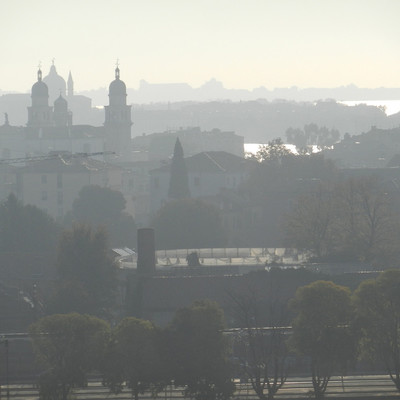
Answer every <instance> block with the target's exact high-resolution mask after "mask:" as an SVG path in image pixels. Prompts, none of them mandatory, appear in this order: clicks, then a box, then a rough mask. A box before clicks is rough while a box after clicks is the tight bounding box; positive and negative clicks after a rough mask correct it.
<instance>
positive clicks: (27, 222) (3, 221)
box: [0, 194, 60, 253]
mask: <svg viewBox="0 0 400 400" xmlns="http://www.w3.org/2000/svg"><path fill="white" fill-rule="evenodd" d="M59 232H60V227H59V226H58V225H57V224H56V222H55V221H54V220H53V218H52V217H50V216H49V215H48V214H46V213H45V212H44V211H42V210H40V209H39V208H37V207H35V206H32V205H25V206H24V205H23V204H22V203H21V202H20V201H18V199H17V198H16V197H15V195H14V194H10V195H9V196H8V197H7V199H6V200H4V201H3V202H2V203H1V204H0V251H3V252H30V253H40V252H48V251H53V250H54V248H55V247H56V245H57V240H58V235H59Z"/></svg>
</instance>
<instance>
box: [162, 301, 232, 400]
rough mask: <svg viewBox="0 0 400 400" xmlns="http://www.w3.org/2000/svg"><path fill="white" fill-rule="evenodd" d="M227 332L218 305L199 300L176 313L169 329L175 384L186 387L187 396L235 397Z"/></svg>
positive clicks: (222, 399)
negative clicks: (224, 331)
mask: <svg viewBox="0 0 400 400" xmlns="http://www.w3.org/2000/svg"><path fill="white" fill-rule="evenodd" d="M223 329H224V317H223V312H222V310H221V308H219V307H218V305H217V304H216V303H213V302H210V301H205V300H204V301H198V302H195V303H194V304H193V305H192V306H190V307H186V308H182V309H180V310H178V311H177V312H176V314H175V317H174V319H173V321H172V323H171V325H170V326H169V328H168V333H169V337H170V343H171V344H170V347H169V349H170V352H171V353H170V354H171V364H172V365H171V370H172V375H173V378H174V384H175V385H176V386H185V388H186V389H185V396H188V397H190V398H191V399H195V400H217V399H218V400H225V399H229V398H230V397H231V396H232V395H233V392H234V390H235V386H234V383H233V382H232V380H231V364H230V362H229V357H228V356H229V353H230V345H229V342H228V338H227V337H226V336H224V334H223Z"/></svg>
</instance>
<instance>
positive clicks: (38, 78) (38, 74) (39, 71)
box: [37, 63, 42, 82]
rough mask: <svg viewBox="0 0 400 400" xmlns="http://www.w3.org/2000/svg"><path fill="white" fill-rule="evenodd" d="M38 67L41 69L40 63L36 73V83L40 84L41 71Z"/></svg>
mask: <svg viewBox="0 0 400 400" xmlns="http://www.w3.org/2000/svg"><path fill="white" fill-rule="evenodd" d="M40 67H41V65H40V63H39V65H38V72H37V80H38V82H41V81H42V70H41V69H40Z"/></svg>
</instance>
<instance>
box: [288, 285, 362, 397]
mask: <svg viewBox="0 0 400 400" xmlns="http://www.w3.org/2000/svg"><path fill="white" fill-rule="evenodd" d="M292 307H293V308H294V310H295V311H296V312H297V316H296V318H295V319H294V320H293V323H292V327H293V333H292V336H291V338H290V345H291V346H292V347H293V349H294V350H295V351H296V352H297V353H299V354H300V355H302V356H307V357H309V358H310V367H311V378H312V384H313V388H314V395H315V398H316V399H321V398H323V397H324V393H325V391H326V388H327V386H328V383H329V380H330V378H331V376H332V374H333V373H335V372H336V373H342V374H343V373H344V372H345V370H346V365H347V363H348V361H350V360H352V359H353V357H354V354H355V345H354V335H353V334H352V331H351V329H350V328H349V325H350V322H351V320H352V315H353V313H352V307H351V298H350V290H349V289H348V288H346V287H344V286H338V285H335V284H334V283H332V282H327V281H316V282H313V283H311V284H309V285H307V286H303V287H301V288H299V289H298V290H297V292H296V296H295V298H294V299H293V302H292Z"/></svg>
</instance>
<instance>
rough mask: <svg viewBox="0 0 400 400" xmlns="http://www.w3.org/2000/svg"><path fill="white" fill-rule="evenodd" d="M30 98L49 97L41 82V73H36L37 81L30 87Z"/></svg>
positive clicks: (45, 86) (46, 88)
mask: <svg viewBox="0 0 400 400" xmlns="http://www.w3.org/2000/svg"><path fill="white" fill-rule="evenodd" d="M31 93H32V97H49V89H48V87H47V85H46V84H45V83H44V82H43V81H42V71H41V70H40V69H39V71H38V80H37V82H36V83H34V84H33V86H32V92H31Z"/></svg>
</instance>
